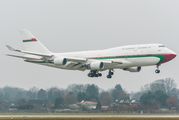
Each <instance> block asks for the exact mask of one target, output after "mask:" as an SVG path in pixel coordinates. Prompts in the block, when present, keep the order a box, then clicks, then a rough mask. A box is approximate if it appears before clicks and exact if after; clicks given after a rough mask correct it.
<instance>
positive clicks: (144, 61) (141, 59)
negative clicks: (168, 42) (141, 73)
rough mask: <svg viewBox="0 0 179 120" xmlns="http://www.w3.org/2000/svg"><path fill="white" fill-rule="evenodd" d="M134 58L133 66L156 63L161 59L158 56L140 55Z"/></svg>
mask: <svg viewBox="0 0 179 120" xmlns="http://www.w3.org/2000/svg"><path fill="white" fill-rule="evenodd" d="M133 59H135V60H133V61H131V63H132V66H150V65H156V64H157V63H158V62H159V61H160V58H158V57H139V58H133ZM129 61H130V60H129Z"/></svg>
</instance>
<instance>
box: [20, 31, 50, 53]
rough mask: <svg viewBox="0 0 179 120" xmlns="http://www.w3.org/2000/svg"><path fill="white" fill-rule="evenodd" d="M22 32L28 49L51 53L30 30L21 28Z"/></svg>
mask: <svg viewBox="0 0 179 120" xmlns="http://www.w3.org/2000/svg"><path fill="white" fill-rule="evenodd" d="M20 34H21V37H22V41H23V44H24V46H25V50H26V51H31V52H38V53H47V54H48V53H50V51H49V50H48V49H47V48H46V47H45V46H44V45H43V44H42V43H41V42H40V41H39V40H37V38H35V36H34V35H32V34H31V33H30V32H29V31H28V30H20Z"/></svg>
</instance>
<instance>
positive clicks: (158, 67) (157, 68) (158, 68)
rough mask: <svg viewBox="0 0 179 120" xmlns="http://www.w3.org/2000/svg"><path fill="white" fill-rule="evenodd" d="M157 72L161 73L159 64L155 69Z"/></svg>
mask: <svg viewBox="0 0 179 120" xmlns="http://www.w3.org/2000/svg"><path fill="white" fill-rule="evenodd" d="M155 73H160V70H159V65H157V69H156V70H155Z"/></svg>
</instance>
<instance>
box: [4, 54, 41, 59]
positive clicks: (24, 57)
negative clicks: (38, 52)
mask: <svg viewBox="0 0 179 120" xmlns="http://www.w3.org/2000/svg"><path fill="white" fill-rule="evenodd" d="M6 55H7V56H11V57H17V58H23V59H32V60H40V59H38V58H32V57H26V56H18V55H10V54H6Z"/></svg>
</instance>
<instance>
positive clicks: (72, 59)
mask: <svg viewBox="0 0 179 120" xmlns="http://www.w3.org/2000/svg"><path fill="white" fill-rule="evenodd" d="M66 59H67V60H68V61H72V62H77V63H83V62H86V60H87V59H85V58H76V57H66Z"/></svg>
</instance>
